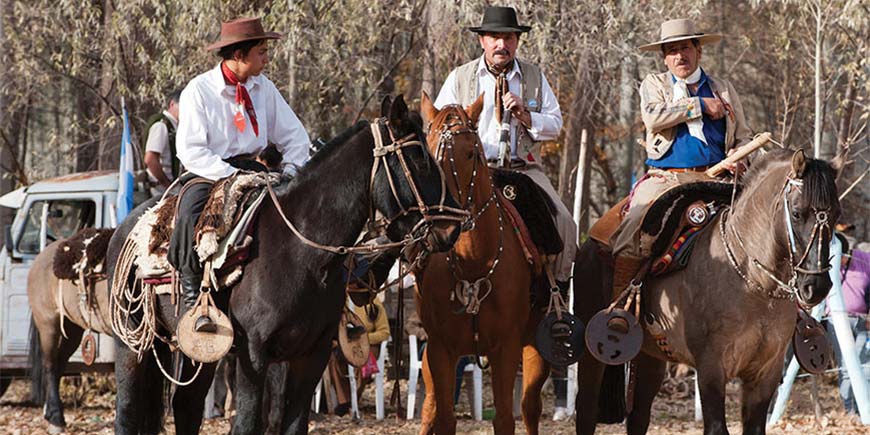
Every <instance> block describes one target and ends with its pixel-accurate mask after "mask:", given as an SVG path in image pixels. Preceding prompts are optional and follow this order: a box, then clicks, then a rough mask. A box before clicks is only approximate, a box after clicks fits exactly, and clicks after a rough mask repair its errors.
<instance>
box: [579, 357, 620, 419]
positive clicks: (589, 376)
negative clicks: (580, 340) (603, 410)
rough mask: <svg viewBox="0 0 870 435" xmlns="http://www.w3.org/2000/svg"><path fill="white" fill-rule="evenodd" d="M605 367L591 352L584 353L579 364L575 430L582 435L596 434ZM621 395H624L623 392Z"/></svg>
mask: <svg viewBox="0 0 870 435" xmlns="http://www.w3.org/2000/svg"><path fill="white" fill-rule="evenodd" d="M605 368H606V367H605V365H604V364H602V363H600V362H598V361H597V360H596V359H595V358H593V357H592V355H591V354H590V353H589V352H584V353H583V356H581V357H580V361H578V364H577V400H575V401H574V412H575V415H576V420H575V421H574V429H575V430H576V432H577V433H578V434H581V435H592V434H594V433H595V425H596V424H597V422H598V411H599V410H598V403H599V402H598V397H599V395H600V393H601V380H602V379H603V378H604V369H605ZM619 394H623V392H622V391H620V392H619Z"/></svg>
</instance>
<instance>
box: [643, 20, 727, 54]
mask: <svg viewBox="0 0 870 435" xmlns="http://www.w3.org/2000/svg"><path fill="white" fill-rule="evenodd" d="M686 39H697V40H698V43H699V44H701V45H704V44H709V43H712V42H718V41H719V40H721V39H722V35H720V34H718V33H701V32H698V31H696V30H695V22H694V21H692V20H690V19H688V18H679V19H676V20H669V21H665V22H664V23H662V33H661V39H660V40H659V41H658V42H653V43H652V44H646V45H641V46H640V47H638V49H639V50H641V51H657V50H659V49H660V48H659V47H660V46H661V45H662V44H666V43H668V42H676V41H683V40H686Z"/></svg>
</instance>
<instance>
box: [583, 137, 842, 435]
mask: <svg viewBox="0 0 870 435" xmlns="http://www.w3.org/2000/svg"><path fill="white" fill-rule="evenodd" d="M835 177H836V174H835V169H834V168H833V167H832V166H831V165H829V164H828V163H826V162H823V161H820V160H814V159H805V158H804V155H803V152H802V151H798V152H796V153H794V152H791V151H789V150H783V149H778V150H776V151H773V152H770V153H768V154H767V155H765V156H763V157H761V158H760V159H758V160H757V161H756V162H755V163H754V165H753V167H752V169H751V170H750V172H749V173H748V174H747V176H746V178H745V182H744V183H743V184H744V187H743V191H742V192H741V194H740V196H739V197H738V199H737V200H736V202H735V203H734V204H733V207H732V208H730V210H727V211H725V212H723V213H720V214H719V215H718V217H717V218H716V219H715V220H714V221H713V222H711V223H710V224H709V225H710V226H709V227H708V228H707V229H706V230H705V231H704V232H703V233H701V234H699V235H698V236H697V237H699V239H698V240H697V243H696V245H695V247H694V251H693V254H692V259H691V261H690V262H689V264H688V266H687V267H686V269H685V270H683V271H680V272H674V273H671V274H668V275H664V276H662V277H659V278H655V279H647V281H646V282H645V283H644V285H643V302H644V304H643V307H642V313H641V319H640V323H641V324H642V325H643V326H644V344H643V349H642V352H641V353H640V354H639V355H638V356H637V357H636V358H635V359H634V360H633V362H632V365H633V370H634V371H635V375H636V382H635V383H634V385H633V389H634V393H633V397H634V400H633V403H629V405H631V407H630V409H631V411H630V412H629V413H628V415H627V423H626V424H627V429H628V433H629V434H643V433H646V430H647V427H648V425H649V422H650V407H651V406H652V401H653V398H654V397H655V395H656V393H657V392H658V390H659V387H660V385H661V382H662V380H663V379H664V376H665V365H666V362H667V361H668V360H671V361H676V362H680V363H684V364H688V365H691V366H693V367H695V368H696V369H697V372H698V382H699V386H700V393H701V404H702V408H703V413H704V433H705V434H727V433H728V429H727V426H726V421H725V385H726V384H727V383H728V381H730V380H731V379H734V378H739V379H741V380H742V381H743V404H742V421H743V433H744V434H763V433H765V420H766V415H767V409H768V404H769V403H770V400H771V397H772V395H773V393H774V391H775V389H776V387H777V385H778V384H779V379H780V377H781V375H782V365H783V356H784V354H785V351H786V348H787V347H788V343H789V340H790V339H791V337H792V332H793V331H794V329H795V320H796V315H797V307H796V301H797V303H799V304H800V305H802V306H804V307H808V306H812V305H815V304H817V303H819V302H821V301H822V300H823V299H824V297H825V296H826V295H827V293H828V290H830V287H831V282H830V279H829V278H828V273H827V271H826V270H827V266H828V260H829V257H828V244H829V242H830V238H831V237H832V228H833V225H834V223H835V222H836V220H837V218H838V217H839V214H840V206H839V201H838V200H837V189H836V186H835V184H834V179H835ZM609 255H610V254H609V252H606V251H604V249H603V248H602V247H601V246H600V245H599V244H598V243H596V242H593V241H591V240H590V241H587V242H586V243H585V244H584V245H583V246H582V247H581V250H580V252H579V253H578V256H577V260H576V263H575V273H574V279H575V281H574V282H575V287H574V288H575V291H576V292H577V295H576V296H577V297H576V299H575V301H576V302H575V312H576V313H577V314H578V315H579V316H580V317H581V319H583V320H584V321H586V322H588V321H589V319H590V318H591V317H592V315H593V314H595V312H596V311H598V310H600V309H602V308H604V307H606V306H607V304H608V303H609V300H608V299H609V297H610V287H611V284H610V280H611V276H612V274H611V271H610V270H609V269H610V266H609V262H608V258H609ZM653 334H655V335H656V336H657V338H658V344H657V343H656V340H654V339H653ZM604 368H605V367H604V365H602V364H601V363H599V362H597V361H595V360H594V359H593V358H592V357H591V356H590V355H589V353H588V352H587V353H586V354H585V356H584V357H583V359H581V361H580V366H579V370H578V375H579V393H578V397H577V415H578V417H577V422H576V424H577V433H578V434H592V433H594V431H595V425H596V420H597V419H599V417H600V416H599V411H601V413H603V414H607V415H608V418H609V419H611V422H613V419H612V417H614V406H616V409H615V411H616V420H617V421H618V420H621V417H622V414H621V413H622V412H624V410H623V409H620V406H621V404H619V403H618V402H619V399H620V398H622V397H623V391H624V390H622V388H623V384H622V380H623V379H624V378H623V377H622V376H621V373H622V367H621V366H620V367H612V368H608V372H609V371H611V370H618V371H619V372H620V373H619V375H618V376H614V377H611V376H606V377H605V379H611V380H616V381H617V382H609V383H608V382H605V383H606V384H608V385H607V386H605V387H602V384H601V381H602V374H603V373H604ZM630 389H631V387H630ZM599 393H601V394H602V395H607V396H609V397H610V398H611V399H613V400H603V401H602V402H603V405H604V407H603V408H602V409H599V400H598V398H599Z"/></svg>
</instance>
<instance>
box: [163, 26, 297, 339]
mask: <svg viewBox="0 0 870 435" xmlns="http://www.w3.org/2000/svg"><path fill="white" fill-rule="evenodd" d="M280 38H281V35H280V34H279V33H275V32H265V31H264V30H263V25H262V24H261V22H260V19H259V18H241V19H237V20H233V21H229V22H225V23H223V24H221V35H220V40H218V41H217V42H215V43H213V44H211V45H209V46H207V47H206V50H217V54H218V56H219V57H220V58H221V62H220V63H219V64H218V65H217V66H215V67H214V68H212V69H211V70H209V71H207V72H205V73H203V74H200V75H199V76H197V77H196V78H194V79H193V80H191V81H190V83H188V85H187V87H185V88H184V91H182V93H181V101H180V103H179V105H180V108H179V112H180V115H181V116H180V118H179V120H178V131H177V134H176V143H177V149H178V159H179V160H180V161H181V163H182V164H183V165H184V167H185V168H186V169H187V170H188V171H189V174H190V175H188V176H187V177H183V178H182V182H184V181H189V180H190V179H191V178H193V177H194V176H198V177H202V178H204V179H206V180H210V181H212V182H214V181H217V180H219V179H222V178H226V177H229V176H231V175H233V174H234V173H236V171H238V170H239V169H247V170H262V171H264V170H266V168H265V167H264V166H263V165H262V164H260V163H258V162H256V161H255V160H254V159H255V158H256V156H257V155H258V154H259V153H260V151H262V150H263V149H265V148H266V146H267V145H268V144H269V143H270V142H271V143H273V144H275V145H276V147H277V148H278V151H279V152H280V153H281V155H282V157H283V158H282V165H283V172H285V173H288V174H292V173H294V172H295V171H296V168H298V167H300V166H302V165H304V164H305V162H306V161H307V160H308V147H309V144H310V140H309V138H308V133H306V131H305V128H304V127H303V126H302V123H301V122H300V121H299V118H297V117H296V114H295V113H293V110H291V109H290V106H288V105H287V102H286V101H285V100H284V97H283V96H282V95H281V93H280V92H278V89H277V88H276V87H275V85H274V84H273V83H272V82H271V81H270V80H269V79H268V78H266V76H265V75H262V74H261V73H262V72H263V69H264V67H265V66H266V64H267V63H268V62H269V40H272V39H280ZM210 189H211V183H192V184H190V185H189V186H185V188H184V189H183V192H184V193H183V194H182V197H181V199H180V200H179V202H178V212H177V213H178V218H177V221H176V225H175V230H174V232H173V234H172V238H171V241H170V249H169V254H168V260H169V262H170V263H171V264H172V265H173V266H174V267H175V268H176V270H178V271H179V273H180V281H181V287H182V293H183V300H184V303H185V305H186V306H187V307H188V308H190V307H192V306H193V304H194V303H195V302H196V299H197V297H198V296H199V292H200V286H201V283H202V273H203V269H202V265H201V264H200V261H199V258H198V256H197V254H196V250H195V249H193V244H194V227H195V225H196V222H197V220H198V219H199V215H200V214H201V213H202V209H203V207H204V206H205V203H206V201H207V199H208V194H209V191H210ZM195 328H196V330H197V331H200V332H213V331H214V330H215V325H214V324H213V323H212V322H211V319H209V318H207V317H204V316H203V317H200V318H199V319H197V321H196V326H195Z"/></svg>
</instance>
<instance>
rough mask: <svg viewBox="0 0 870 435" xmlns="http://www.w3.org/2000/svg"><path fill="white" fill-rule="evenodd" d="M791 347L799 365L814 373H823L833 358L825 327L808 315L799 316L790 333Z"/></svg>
mask: <svg viewBox="0 0 870 435" xmlns="http://www.w3.org/2000/svg"><path fill="white" fill-rule="evenodd" d="M792 347H793V349H794V354H795V357H797V360H798V363H800V365H801V367H803V369H804V370H806V371H807V372H809V373H812V374H814V375H818V374H821V373H824V371H825V370H826V369H827V368H828V365H829V364H830V362H831V360H832V359H833V356H832V350H831V343H829V342H828V337H827V336H826V335H825V329H824V328H822V325H821V324H819V322H818V321H816V319H813V318H812V317H810V316H800V319H799V320H798V322H797V325H795V328H794V335H792Z"/></svg>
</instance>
